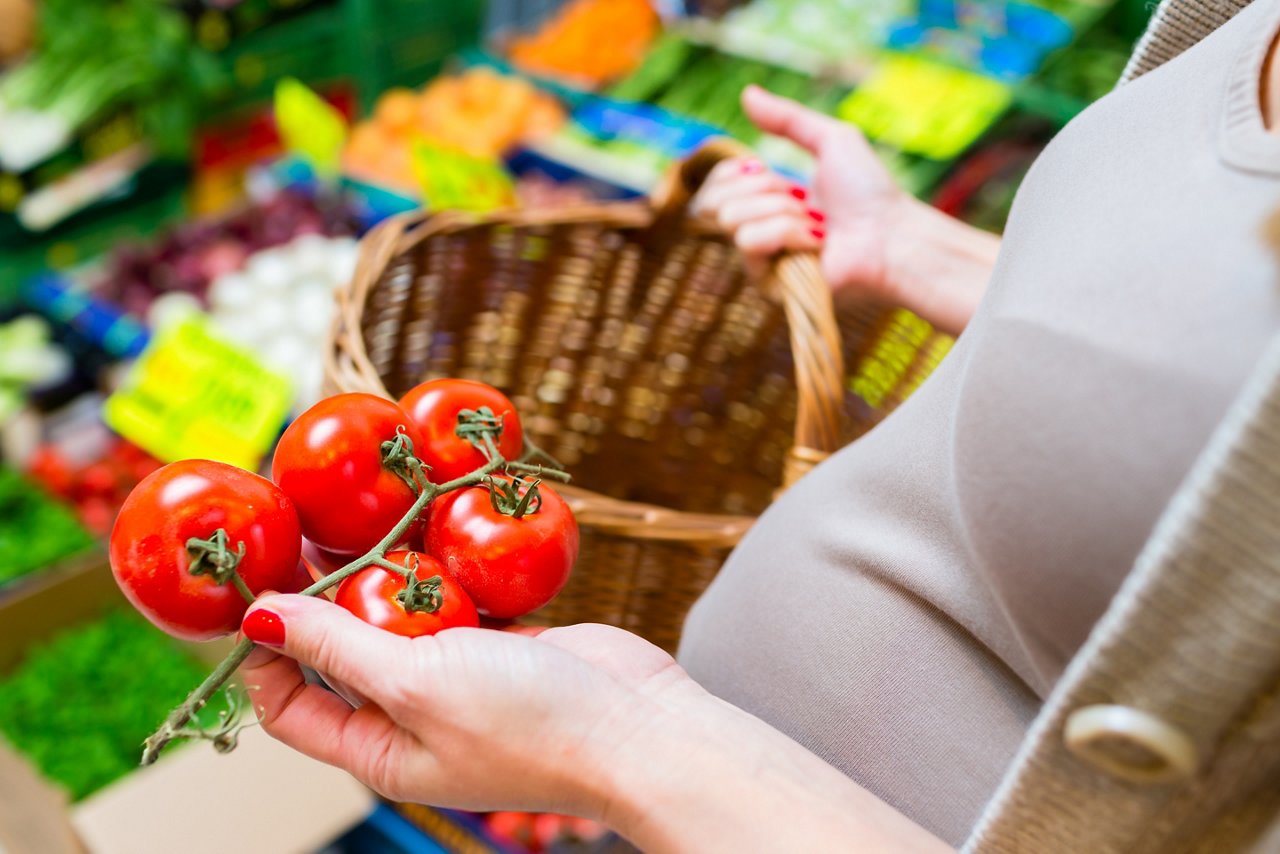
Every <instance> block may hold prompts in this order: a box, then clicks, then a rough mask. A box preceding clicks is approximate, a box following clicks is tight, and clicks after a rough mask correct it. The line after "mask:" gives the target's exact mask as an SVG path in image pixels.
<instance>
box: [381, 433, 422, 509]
mask: <svg viewBox="0 0 1280 854" xmlns="http://www.w3.org/2000/svg"><path fill="white" fill-rule="evenodd" d="M381 450H382V467H383V468H385V469H387V470H388V471H391V472H394V473H395V474H396V475H398V476H399V477H400V479H401V480H403V481H404V482H405V483H406V484H408V486H409V488H410V489H412V490H413V494H414V495H421V494H422V487H423V484H425V483H426V482H427V473H426V468H427V467H426V466H424V465H423V463H422V460H420V459H418V458H417V457H415V456H414V455H413V440H412V439H410V438H409V435H408V434H407V433H405V430H404V426H403V425H401V426H399V427H397V428H396V437H395V438H394V439H388V440H387V441H385V442H383V443H382V446H381Z"/></svg>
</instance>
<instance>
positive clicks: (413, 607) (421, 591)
mask: <svg viewBox="0 0 1280 854" xmlns="http://www.w3.org/2000/svg"><path fill="white" fill-rule="evenodd" d="M374 563H376V564H377V565H378V566H381V567H382V568H384V569H389V570H391V571H392V572H395V573H397V574H399V575H403V576H404V589H403V590H401V591H400V592H399V593H397V594H396V601H397V602H399V603H400V605H401V606H402V607H403V608H404V609H405V611H407V612H408V613H410V614H412V613H414V612H415V611H421V612H423V613H425V614H434V613H435V612H436V611H439V610H440V608H441V607H442V606H443V605H444V592H443V591H442V590H441V589H440V588H441V586H442V585H443V584H444V579H443V578H442V577H440V576H439V575H433V576H431V577H430V578H427V579H419V578H418V567H419V564H418V556H417V555H416V554H413V553H412V552H411V553H410V554H409V557H408V559H407V560H406V561H405V565H404V566H400V565H399V564H398V563H396V562H395V561H391V560H387V559H386V558H379V559H377V560H375V561H374Z"/></svg>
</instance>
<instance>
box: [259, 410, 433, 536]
mask: <svg viewBox="0 0 1280 854" xmlns="http://www.w3.org/2000/svg"><path fill="white" fill-rule="evenodd" d="M398 429H399V430H403V432H404V433H405V434H406V435H407V436H408V438H409V439H410V441H412V443H413V448H414V452H415V453H418V452H419V449H420V448H421V447H422V440H421V438H420V437H419V435H418V431H417V428H415V427H414V426H413V423H412V422H411V421H410V420H409V418H408V417H407V416H406V415H405V413H404V411H403V410H402V409H401V408H400V407H399V406H397V405H396V404H395V403H393V402H392V401H390V400H383V399H382V398H380V397H375V396H374V395H372V394H340V395H337V396H336V397H330V398H327V399H326V400H322V401H320V402H319V403H317V404H316V405H315V406H313V407H311V408H310V409H308V410H307V411H306V412H304V413H302V415H300V416H299V417H298V420H296V421H294V422H293V423H292V424H290V425H289V429H287V430H285V431H284V435H283V436H281V437H280V444H279V445H278V446H276V455H275V459H274V460H273V461H272V464H271V477H272V479H274V480H275V482H276V483H278V484H280V488H281V489H283V490H284V492H285V494H286V495H288V496H289V498H290V499H291V500H292V501H293V503H294V506H295V507H297V509H298V520H299V521H300V522H301V523H302V533H303V535H305V536H306V538H307V539H308V540H311V541H312V542H313V543H315V544H316V545H317V546H319V547H320V548H322V549H324V550H326V551H331V552H337V553H339V554H362V553H364V552H366V551H368V550H369V549H370V548H372V547H373V546H374V545H376V544H377V542H378V541H379V540H381V539H382V538H383V537H384V536H386V535H387V532H389V531H390V530H391V529H392V528H394V527H395V526H396V523H397V522H399V521H400V519H401V518H402V517H403V516H404V514H405V513H407V512H409V508H410V507H411V506H412V505H413V502H414V497H415V496H414V494H413V490H412V489H410V488H409V485H408V484H407V483H405V482H404V481H403V480H402V479H401V478H400V476H399V475H397V474H396V473H395V472H393V471H392V470H391V469H389V468H387V467H385V466H384V465H383V464H382V443H383V442H385V441H390V440H393V439H395V438H396V431H397V430H398Z"/></svg>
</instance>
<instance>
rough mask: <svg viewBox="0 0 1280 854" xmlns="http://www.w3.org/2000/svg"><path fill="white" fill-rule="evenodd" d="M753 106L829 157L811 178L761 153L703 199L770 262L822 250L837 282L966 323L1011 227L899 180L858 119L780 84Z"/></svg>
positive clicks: (712, 180)
mask: <svg viewBox="0 0 1280 854" xmlns="http://www.w3.org/2000/svg"><path fill="white" fill-rule="evenodd" d="M742 104H743V107H744V109H745V110H746V112H747V115H748V116H749V117H750V118H751V120H752V121H753V122H755V123H756V125H758V126H759V127H760V129H761V130H763V131H765V132H766V133H771V134H775V135H778V136H782V137H786V138H788V139H790V140H791V141H793V142H795V143H796V144H798V145H800V146H801V147H803V148H805V149H807V150H808V151H809V152H811V153H812V154H813V155H814V157H815V158H816V159H817V170H816V172H815V174H814V180H813V185H812V187H811V189H809V190H805V189H803V188H800V187H797V186H796V185H794V184H792V183H790V182H788V181H787V180H785V179H784V178H782V177H781V176H779V175H777V174H775V173H772V172H770V171H768V170H767V169H766V168H765V166H764V164H762V163H761V162H760V161H759V160H756V159H754V158H734V159H731V160H727V161H725V162H723V163H721V164H719V165H718V166H717V167H716V168H715V169H713V170H712V172H711V174H710V175H709V176H708V178H707V181H706V183H705V184H704V185H703V187H702V189H701V190H700V191H699V192H698V195H697V197H696V198H695V199H694V210H695V212H698V213H702V214H707V215H711V216H714V217H715V218H716V220H717V221H718V222H719V223H720V225H721V226H722V227H724V228H725V230H726V231H728V232H729V233H730V234H732V235H733V238H734V242H735V243H736V245H737V246H738V248H739V249H740V250H741V251H742V253H743V254H744V255H745V256H746V259H747V263H748V266H749V268H751V269H752V270H753V272H757V273H758V272H760V271H762V270H763V269H764V268H765V265H767V263H768V260H769V258H771V257H772V256H773V255H775V254H777V253H778V252H781V251H783V250H793V251H817V252H820V253H821V261H822V273H823V276H824V277H825V278H826V280H827V281H828V282H829V283H830V285H831V287H832V289H833V290H835V291H837V292H840V291H846V292H857V293H861V294H865V295H866V296H869V297H872V298H875V299H880V300H884V301H887V302H891V303H894V304H896V305H901V306H905V307H906V308H909V309H911V310H913V311H915V312H916V313H917V314H920V315H921V316H923V317H924V318H925V319H926V320H928V321H930V322H931V323H933V324H934V325H935V326H938V327H940V328H942V329H944V330H946V331H949V332H959V331H960V330H961V329H963V328H964V326H965V324H966V323H967V322H968V320H969V317H970V316H971V315H972V314H973V311H974V309H975V308H976V306H977V303H978V300H979V299H980V298H981V296H982V293H983V292H984V291H985V289H986V283H987V280H988V278H989V277H990V273H991V268H992V266H993V265H994V264H995V257H996V253H997V251H998V249H999V245H1000V241H999V238H997V237H995V236H994V235H990V234H987V233H986V232H982V231H979V230H978V229H975V228H972V227H971V226H968V225H965V224H963V223H961V222H958V221H957V220H954V219H952V218H950V217H948V216H946V215H945V214H942V213H940V212H938V211H936V210H934V209H933V208H931V207H929V206H928V205H926V204H924V203H922V202H920V201H919V200H917V199H916V198H914V197H913V196H911V195H910V194H909V193H907V192H906V191H904V190H903V189H902V188H901V187H899V186H898V185H897V183H895V181H894V179H893V177H892V176H891V175H890V174H889V171H888V170H887V169H886V168H885V167H884V165H883V164H882V163H881V162H880V159H879V157H878V156H877V155H876V152H875V151H874V150H873V149H872V147H871V145H870V144H869V143H868V142H867V140H866V138H865V137H864V136H863V135H862V133H861V132H860V131H859V130H858V129H857V128H856V127H854V126H853V125H851V124H848V123H847V122H842V121H840V120H838V119H834V118H832V117H830V116H826V115H823V114H822V113H819V112H816V111H814V110H810V109H809V108H807V107H804V106H802V105H800V104H798V103H796V102H795V101H791V100H788V99H787V98H782V97H779V96H777V95H773V94H771V93H769V92H766V91H765V90H763V89H761V88H759V87H758V86H749V87H747V89H746V90H745V91H744V92H743V95H742Z"/></svg>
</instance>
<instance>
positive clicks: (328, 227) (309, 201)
mask: <svg viewBox="0 0 1280 854" xmlns="http://www.w3.org/2000/svg"><path fill="white" fill-rule="evenodd" d="M357 228H358V223H357V222H356V219H355V216H354V214H353V212H352V211H351V210H350V208H349V207H348V206H347V205H346V204H344V203H343V202H341V201H337V200H331V199H328V198H326V197H322V196H312V195H308V194H306V193H303V192H299V191H293V190H285V191H283V192H280V193H278V194H276V195H275V196H273V197H272V198H270V199H268V200H267V201H265V202H262V203H260V204H252V205H249V206H248V207H245V208H244V209H242V210H240V211H238V212H237V213H234V214H232V215H230V216H228V217H225V218H222V219H217V220H209V221H195V222H188V223H183V224H181V225H179V226H178V227H176V228H175V229H173V230H172V231H170V232H169V233H168V234H166V235H165V236H163V237H162V238H161V239H160V240H159V241H158V242H157V243H155V244H154V245H143V246H122V247H120V248H118V249H117V250H116V251H115V253H114V255H113V257H112V258H111V259H110V260H109V261H108V262H107V265H106V271H105V273H104V274H103V275H101V276H99V277H98V278H97V279H96V280H95V281H94V283H93V284H92V286H91V287H92V290H93V292H94V293H95V294H97V295H99V296H101V297H103V298H105V299H108V300H110V301H111V302H113V303H115V304H116V305H119V306H121V307H123V308H124V309H125V311H127V312H129V313H130V314H132V315H134V316H135V317H139V318H145V317H147V315H148V312H149V310H150V308H151V303H152V302H153V301H154V300H155V299H156V297H158V296H160V295H161V294H166V293H172V292H177V293H184V294H188V295H190V296H192V297H194V298H196V299H197V300H198V301H199V302H200V304H201V305H208V303H209V301H210V296H211V295H210V293H209V288H210V285H211V283H212V282H213V281H214V280H215V279H218V278H219V277H222V276H225V275H227V274H231V273H236V272H238V271H240V270H241V269H242V268H244V267H245V264H246V262H247V261H248V259H249V256H251V255H253V254H254V253H256V252H260V251H261V250H263V249H266V248H269V247H275V246H282V245H284V244H286V243H289V242H290V241H292V240H294V239H295V238H296V237H299V236H300V235H310V234H316V235H326V236H330V237H341V236H349V235H353V234H355V233H356V231H357ZM305 260H306V261H308V262H311V261H313V259H312V258H307V259H305ZM321 263H326V262H321ZM340 266H341V267H342V268H343V269H345V266H346V262H343V263H342V265H340ZM276 269H277V272H279V268H278V267H277V268H276ZM308 272H310V270H308ZM286 275H287V274H286ZM281 284H283V283H279V284H277V287H279V286H280V285H281ZM239 307H241V308H243V305H239ZM224 316H225V315H224Z"/></svg>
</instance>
